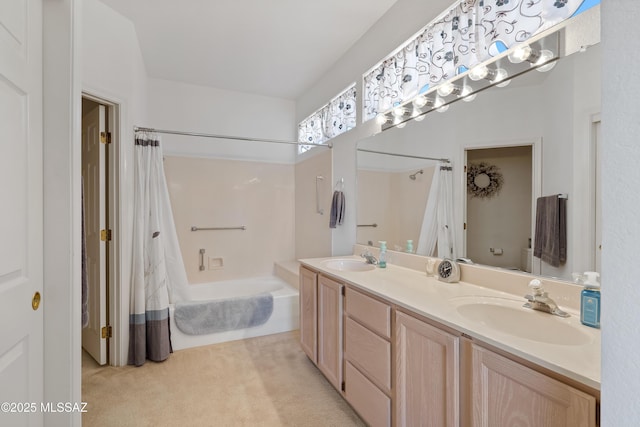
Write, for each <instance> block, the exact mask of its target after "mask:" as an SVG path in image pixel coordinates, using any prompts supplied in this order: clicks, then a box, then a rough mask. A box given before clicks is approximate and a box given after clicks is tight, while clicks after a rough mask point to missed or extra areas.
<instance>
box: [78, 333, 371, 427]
mask: <svg viewBox="0 0 640 427" xmlns="http://www.w3.org/2000/svg"><path fill="white" fill-rule="evenodd" d="M298 338H299V335H298V331H293V332H287V333H283V334H276V335H269V336H265V337H258V338H251V339H246V340H241V341H233V342H228V343H223V344H216V345H211V346H205V347H197V348H191V349H186V350H179V351H176V352H175V353H173V354H172V355H171V356H170V357H169V359H167V360H166V361H164V362H161V363H154V362H149V361H148V362H147V363H145V364H144V365H143V366H141V367H139V368H136V367H133V366H125V367H112V366H105V367H100V366H98V365H97V364H96V363H95V361H93V359H91V357H90V356H88V355H87V354H86V353H84V352H83V366H82V398H83V401H85V402H87V403H88V405H87V411H88V412H87V413H84V414H82V423H83V425H84V426H87V427H101V426H136V427H137V426H223V427H225V426H310V427H311V426H336V427H343V426H345V427H346V426H364V425H365V424H364V423H363V422H362V421H361V420H360V418H359V417H358V416H357V415H356V413H355V412H354V411H353V410H352V409H351V407H350V406H349V405H348V404H347V403H346V402H345V400H344V399H343V398H342V397H341V396H340V394H339V393H338V392H337V391H336V390H335V389H334V388H333V387H332V386H331V385H330V384H329V383H328V382H327V380H326V379H325V378H324V376H323V375H322V374H321V373H320V371H319V370H318V369H317V368H316V367H315V366H314V365H313V363H312V362H311V361H310V360H309V359H308V358H307V356H306V355H305V354H304V352H303V351H302V349H301V348H300V344H299V343H298Z"/></svg>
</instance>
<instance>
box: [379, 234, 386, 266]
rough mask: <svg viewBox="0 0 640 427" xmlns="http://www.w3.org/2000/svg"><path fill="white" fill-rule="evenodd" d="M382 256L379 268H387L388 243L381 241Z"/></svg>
mask: <svg viewBox="0 0 640 427" xmlns="http://www.w3.org/2000/svg"><path fill="white" fill-rule="evenodd" d="M378 243H380V256H379V257H378V267H380V268H387V242H385V241H383V240H380V241H378Z"/></svg>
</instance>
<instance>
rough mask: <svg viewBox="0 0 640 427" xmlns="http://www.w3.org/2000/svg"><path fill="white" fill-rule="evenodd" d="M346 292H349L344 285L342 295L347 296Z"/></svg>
mask: <svg viewBox="0 0 640 427" xmlns="http://www.w3.org/2000/svg"><path fill="white" fill-rule="evenodd" d="M346 294H347V293H346V287H344V286H343V287H342V296H345V295H346Z"/></svg>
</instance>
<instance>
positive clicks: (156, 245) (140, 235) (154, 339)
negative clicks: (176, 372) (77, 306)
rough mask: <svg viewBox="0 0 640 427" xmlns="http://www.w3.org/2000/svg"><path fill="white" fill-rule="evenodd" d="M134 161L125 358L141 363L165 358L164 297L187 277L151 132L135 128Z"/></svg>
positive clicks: (173, 297) (171, 294)
mask: <svg viewBox="0 0 640 427" xmlns="http://www.w3.org/2000/svg"><path fill="white" fill-rule="evenodd" d="M135 160H136V162H135V177H136V179H135V188H134V201H135V203H134V219H135V220H134V228H133V230H134V232H133V255H134V256H133V267H132V278H131V296H130V298H131V300H130V310H131V311H130V318H129V356H128V363H129V364H133V365H136V366H140V365H142V364H144V363H145V361H146V359H150V360H153V361H162V360H165V359H166V358H167V357H169V353H171V351H172V350H171V340H170V332H169V301H175V300H176V298H177V299H180V297H179V294H180V292H181V289H183V288H184V286H186V284H187V281H186V275H185V273H184V264H183V262H182V257H181V255H180V251H179V248H178V241H177V240H178V239H177V237H176V234H175V226H174V223H173V215H172V213H171V205H170V202H169V193H168V190H167V183H166V179H165V176H164V168H163V166H162V148H161V147H160V140H159V138H158V136H157V135H156V134H155V133H152V132H136V136H135Z"/></svg>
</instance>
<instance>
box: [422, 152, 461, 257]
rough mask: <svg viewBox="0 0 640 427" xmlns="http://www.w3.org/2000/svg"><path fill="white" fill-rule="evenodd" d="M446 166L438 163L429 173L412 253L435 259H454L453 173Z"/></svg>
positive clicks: (447, 164) (446, 164) (449, 167)
mask: <svg viewBox="0 0 640 427" xmlns="http://www.w3.org/2000/svg"><path fill="white" fill-rule="evenodd" d="M452 169H453V168H452V167H451V165H450V164H449V163H443V162H439V163H438V165H437V166H436V170H435V172H434V173H433V178H432V180H431V189H430V190H429V197H428V199H427V205H426V208H425V210H424V217H423V220H422V227H421V228H420V236H419V238H418V246H417V248H416V253H417V254H420V255H427V256H435V255H436V254H435V253H434V252H435V248H436V243H437V245H438V253H437V256H438V258H452V259H455V258H456V257H457V253H456V248H455V241H456V238H455V228H454V217H453V177H452V175H453V173H452Z"/></svg>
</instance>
